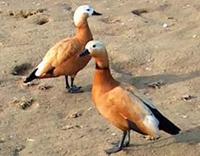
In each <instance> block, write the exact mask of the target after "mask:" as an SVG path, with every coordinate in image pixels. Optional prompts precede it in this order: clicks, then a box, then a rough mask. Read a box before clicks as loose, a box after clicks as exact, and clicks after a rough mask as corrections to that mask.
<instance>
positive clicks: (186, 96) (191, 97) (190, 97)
mask: <svg viewBox="0 0 200 156" xmlns="http://www.w3.org/2000/svg"><path fill="white" fill-rule="evenodd" d="M194 98H196V97H195V96H192V95H188V94H186V95H183V96H182V97H181V99H182V100H183V101H189V100H191V99H194Z"/></svg>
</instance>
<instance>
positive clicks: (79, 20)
mask: <svg viewBox="0 0 200 156" xmlns="http://www.w3.org/2000/svg"><path fill="white" fill-rule="evenodd" d="M99 15H102V14H101V13H98V12H96V11H95V10H94V8H92V7H91V6H90V5H81V6H79V7H78V8H77V9H76V11H75V13H74V24H75V26H77V27H79V26H81V25H82V24H84V23H85V21H86V20H87V18H88V17H90V16H99Z"/></svg>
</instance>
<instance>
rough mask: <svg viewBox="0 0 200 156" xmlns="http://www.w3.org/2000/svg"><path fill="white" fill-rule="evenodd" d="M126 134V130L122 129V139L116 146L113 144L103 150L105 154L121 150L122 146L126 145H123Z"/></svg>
mask: <svg viewBox="0 0 200 156" xmlns="http://www.w3.org/2000/svg"><path fill="white" fill-rule="evenodd" d="M126 136H127V131H124V132H123V135H122V140H121V141H120V142H119V144H118V145H117V146H114V147H113V148H110V149H107V150H105V152H106V153H107V154H112V153H117V152H119V151H121V150H122V149H123V147H126V146H124V141H125V138H126ZM128 142H129V141H128Z"/></svg>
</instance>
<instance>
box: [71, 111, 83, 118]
mask: <svg viewBox="0 0 200 156" xmlns="http://www.w3.org/2000/svg"><path fill="white" fill-rule="evenodd" d="M80 116H82V112H81V111H78V112H75V113H73V114H71V115H70V116H69V118H78V117H80Z"/></svg>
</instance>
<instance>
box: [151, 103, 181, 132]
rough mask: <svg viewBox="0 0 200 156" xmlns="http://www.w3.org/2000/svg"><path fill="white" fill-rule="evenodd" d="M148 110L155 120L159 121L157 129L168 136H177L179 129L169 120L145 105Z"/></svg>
mask: <svg viewBox="0 0 200 156" xmlns="http://www.w3.org/2000/svg"><path fill="white" fill-rule="evenodd" d="M147 106H148V108H149V109H150V110H151V111H152V113H153V114H154V116H155V117H156V119H158V121H159V129H160V130H163V131H165V132H167V133H169V134H172V135H176V134H178V133H179V132H180V131H181V129H180V128H179V127H177V126H176V125H175V124H174V123H172V122H171V121H170V120H169V119H167V118H166V117H165V116H163V115H162V114H161V113H160V112H159V111H158V110H157V109H154V108H152V107H150V106H149V105H148V104H147Z"/></svg>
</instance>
